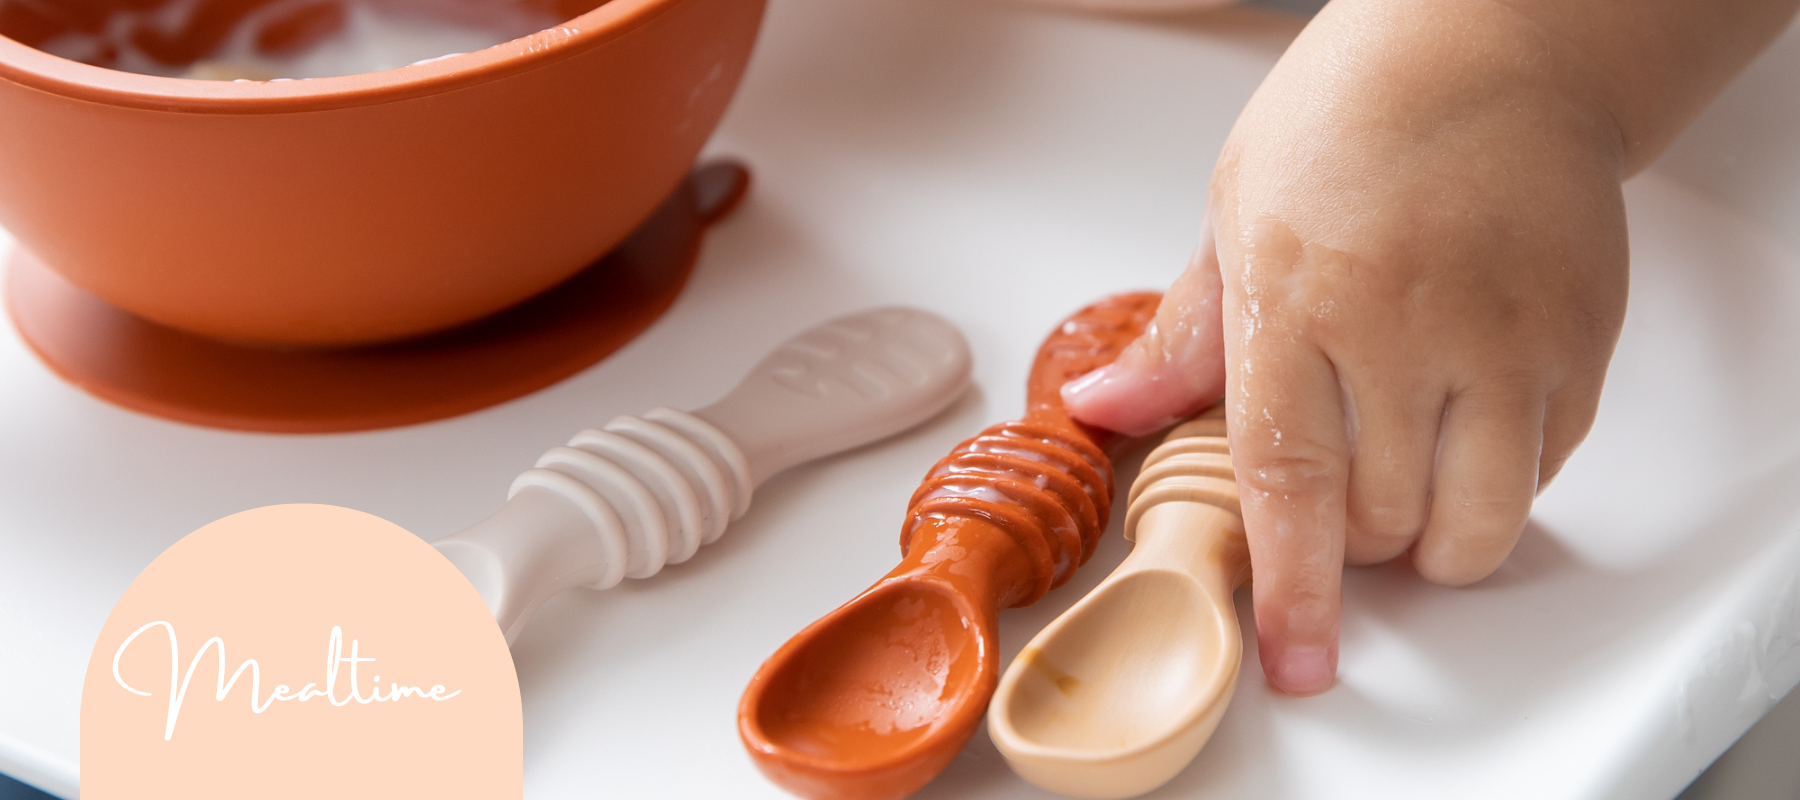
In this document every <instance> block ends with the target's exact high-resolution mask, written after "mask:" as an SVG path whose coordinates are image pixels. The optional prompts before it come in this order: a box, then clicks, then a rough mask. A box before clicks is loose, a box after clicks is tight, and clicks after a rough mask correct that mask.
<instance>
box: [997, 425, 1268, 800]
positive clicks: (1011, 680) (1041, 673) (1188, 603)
mask: <svg viewBox="0 0 1800 800" xmlns="http://www.w3.org/2000/svg"><path fill="white" fill-rule="evenodd" d="M1128 502H1129V503H1130V510H1129V511H1127V512H1126V517H1125V536H1126V538H1128V539H1132V540H1133V541H1135V542H1136V547H1135V548H1134V549H1133V550H1132V551H1131V555H1129V556H1127V557H1126V558H1125V561H1124V562H1123V563H1121V564H1120V565H1119V567H1118V569H1116V570H1114V571H1113V573H1112V574H1111V575H1109V576H1107V578H1106V580H1104V581H1102V582H1101V583H1100V585H1099V586H1097V587H1095V588H1094V590H1093V591H1092V592H1090V593H1089V594H1088V596H1086V597H1084V598H1082V599H1081V600H1080V602H1077V603H1076V604H1075V605H1074V606H1073V607H1072V608H1070V609H1069V610H1068V611H1066V612H1064V613H1063V615H1062V616H1060V617H1057V618H1056V621H1055V622H1052V623H1050V625H1049V626H1048V627H1046V628H1044V630H1043V631H1041V632H1040V633H1038V635H1037V637H1036V638H1034V639H1032V640H1031V643H1030V644H1028V645H1026V646H1025V649H1024V651H1023V652H1021V653H1019V657H1018V658H1017V659H1015V660H1014V661H1013V662H1012V665H1011V666H1009V667H1008V668H1007V670H1006V674H1005V675H1004V676H1002V677H1001V679H1000V687H999V689H998V691H997V692H996V693H995V695H994V700H993V703H992V704H991V705H990V706H989V707H988V733H989V735H990V736H992V737H993V739H994V744H995V745H996V746H998V747H999V748H1000V752H1001V753H1002V754H1004V755H1005V756H1006V760H1007V763H1009V764H1011V765H1012V768H1013V771H1015V772H1017V773H1019V775H1021V776H1023V777H1024V778H1025V779H1026V780H1029V781H1031V782H1032V783H1035V784H1037V785H1039V786H1042V787H1044V788H1045V789H1049V790H1050V791H1053V792H1059V793H1061V794H1066V795H1073V796H1075V797H1091V798H1122V797H1134V796H1136V795H1140V794H1143V793H1145V792H1148V791H1150V790H1151V789H1155V788H1156V787H1158V786H1161V785H1163V784H1164V783H1167V782H1168V781H1169V779H1170V778H1173V777H1175V774H1176V773H1178V772H1180V771H1181V769H1182V768H1183V767H1185V766H1187V764H1188V762H1189V761H1192V760H1193V758H1194V756H1195V755H1196V754H1198V753H1199V752H1200V747H1201V746H1202V745H1204V744H1206V740H1207V737H1209V736H1211V735H1212V732H1213V728H1215V727H1217V726H1218V724H1219V718H1220V717H1221V716H1223V715H1224V713H1225V706H1226V704H1227V703H1229V702H1230V701H1231V692H1232V688H1233V687H1234V686H1236V685H1237V675H1238V661H1239V658H1240V656H1241V654H1242V651H1243V640H1242V637H1241V634H1240V633H1239V632H1238V622H1237V614H1236V612H1235V611H1234V610H1233V607H1232V602H1231V595H1232V593H1233V592H1234V591H1235V590H1236V589H1237V587H1238V586H1239V585H1240V584H1242V583H1243V582H1244V581H1245V579H1247V578H1248V577H1249V575H1250V555H1249V550H1248V548H1247V546H1246V545H1245V543H1244V523H1243V520H1242V519H1241V518H1240V517H1239V512H1238V493H1237V483H1236V482H1235V479H1234V477H1233V474H1232V471H1231V451H1230V449H1229V448H1228V447H1227V445H1226V441H1225V420H1224V410H1223V409H1222V408H1219V407H1216V406H1215V407H1213V408H1212V409H1209V410H1208V411H1207V412H1206V413H1205V414H1202V415H1201V416H1200V417H1199V418H1197V419H1193V420H1190V421H1188V422H1187V423H1185V424H1183V425H1181V426H1180V427H1177V428H1176V429H1175V430H1174V431H1172V432H1170V433H1169V435H1168V437H1167V438H1166V439H1165V440H1164V441H1163V444H1162V446H1160V447H1158V448H1156V449H1155V450H1154V451H1152V452H1151V453H1150V455H1149V456H1148V457H1147V458H1146V459H1145V460H1144V469H1143V472H1142V473H1140V474H1139V475H1138V479H1137V481H1136V482H1135V483H1134V484H1132V487H1131V497H1130V500H1129V501H1128Z"/></svg>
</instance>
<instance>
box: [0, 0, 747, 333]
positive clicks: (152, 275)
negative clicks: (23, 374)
mask: <svg viewBox="0 0 1800 800" xmlns="http://www.w3.org/2000/svg"><path fill="white" fill-rule="evenodd" d="M763 2H764V0H610V1H609V2H605V3H604V4H603V5H600V6H599V7H597V8H594V9H593V10H591V11H588V12H586V13H584V14H582V15H580V16H578V17H576V18H575V19H573V20H570V21H569V22H566V23H564V24H563V25H561V26H558V27H555V28H552V29H549V30H546V31H543V32H541V33H538V34H535V35H533V36H529V37H526V38H523V39H519V40H515V41H512V42H509V43H506V44H502V45H499V46H496V47H491V48H488V49H486V50H482V51H479V52H475V53H468V54H464V55H458V56H453V57H450V58H445V59H440V60H436V61H431V62H427V63H424V64H417V65H413V66H409V67H403V68H400V69H394V70H388V71H385V72H376V73H369V74H364V75H351V76H345V77H338V78H319V79H312V80H303V81H275V82H267V83H263V82H215V81H198V80H182V79H175V78H159V77H151V76H146V75H136V74H131V73H125V72H119V71H114V70H109V69H103V68H100V67H94V66H89V65H86V64H81V63H77V62H74V61H69V60H66V59H62V58H58V57H56V56H52V55H49V54H47V53H43V52H40V51H37V50H34V49H32V48H29V47H26V46H24V45H22V44H20V43H18V42H16V41H13V40H11V39H7V38H4V37H0V120H4V121H5V123H4V124H0V226H4V227H5V228H6V229H8V230H10V231H11V232H12V233H13V234H14V235H15V236H16V237H17V238H18V240H19V242H20V244H22V245H23V246H24V247H25V248H27V249H28V250H30V251H31V252H32V253H33V254H34V255H36V256H37V257H38V258H39V259H41V260H42V261H43V262H44V263H46V264H48V265H49V266H51V267H52V268H53V269H55V270H57V271H58V272H60V273H62V274H63V276H65V277H66V278H68V279H69V280H70V281H71V282H72V283H74V284H76V285H78V286H80V287H82V288H84V289H87V290H88V291H90V292H92V293H94V294H95V295H97V296H99V297H100V298H101V299H103V300H105V301H107V302H109V303H111V304H113V305H116V306H118V307H120V308H122V309H125V310H127V311H130V312H133V313H135V314H137V315H139V316H141V317H144V318H146V319H149V320H151V321H154V322H158V323H162V324H164V325H167V326H169V327H172V328H176V329H179V330H184V331H189V332H192V333H198V334H202V335H206V336H211V337H217V338H221V339H227V340H233V341H241V342H249V343H259V344H271V345H282V346H344V345H356V344H366V343H372V342H380V341H389V340H394V339H401V338H405V337H410V336H416V335H419V334H423V333H429V332H432V331H435V330H440V329H444V328H449V327H453V326H456V325H458V324H460V323H464V322H468V321H471V320H474V319H477V318H480V317H483V316H486V315H488V314H491V313H493V312H495V311H498V310H500V309H503V308H506V307H508V306H511V305H514V304H516V303H518V302H519V301H521V300H524V299H525V298H528V297H530V296H532V295H534V294H537V293H539V292H541V291H543V290H544V289H546V288H548V287H550V286H553V285H555V284H556V283H558V282H559V281H562V280H563V279H565V278H568V277H569V276H571V275H573V274H574V273H576V272H577V271H579V270H581V269H582V268H583V267H584V266H586V265H588V264H590V263H592V262H593V261H594V260H595V259H596V258H598V257H599V256H601V255H603V254H604V253H606V252H607V251H608V250H609V249H611V248H612V247H613V246H614V245H615V244H618V243H619V242H620V241H621V240H622V239H623V238H624V237H625V236H626V234H628V233H629V232H630V231H631V229H632V228H633V227H635V226H636V225H637V224H638V223H639V222H640V221H642V220H643V219H644V218H645V217H647V216H648V215H649V213H650V212H651V211H652V210H653V209H654V208H656V206H657V204H658V203H659V202H660V201H661V200H662V199H663V198H664V197H665V196H667V195H668V194H669V193H670V192H671V191H672V190H673V189H674V188H675V186H676V185H677V184H678V183H679V182H680V180H681V179H682V177H683V175H684V174H686V172H687V170H688V168H689V167H690V166H691V165H692V164H693V161H694V158H695V156H696V155H697V154H698V152H699V150H700V147H701V145H702V144H704V143H705V141H706V138H707V137H708V136H709V135H710V134H711V132H712V129H713V127H714V125H716V124H717V123H718V120H719V117H720V116H721V115H722V114H723V113H724V110H725V106H726V104H727V102H728V101H729V100H730V98H731V95H732V92H733V90H734V89H735V88H736V86H737V82H738V78H739V76H740V75H741V74H742V72H743V69H744V64H745V62H746V61H747V60H748V59H749V55H750V48H751V44H752V42H753V41H754V39H755V37H756V30H757V27H758V24H759V23H760V21H761V18H762V12H763Z"/></svg>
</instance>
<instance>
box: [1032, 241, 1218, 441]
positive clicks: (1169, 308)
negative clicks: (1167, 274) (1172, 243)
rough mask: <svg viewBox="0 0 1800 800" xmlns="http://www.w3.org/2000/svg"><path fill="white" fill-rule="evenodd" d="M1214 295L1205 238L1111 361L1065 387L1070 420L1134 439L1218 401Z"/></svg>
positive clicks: (1213, 261) (1213, 269)
mask: <svg viewBox="0 0 1800 800" xmlns="http://www.w3.org/2000/svg"><path fill="white" fill-rule="evenodd" d="M1219 294H1220V284H1219V263H1218V259H1217V257H1216V256H1215V255H1214V251H1213V245H1212V241H1211V237H1210V236H1208V237H1205V240H1204V241H1202V243H1201V246H1200V249H1199V250H1197V251H1196V252H1195V254H1194V258H1193V260H1192V261H1191V262H1190V263H1189V264H1188V268H1187V271H1186V272H1184V273H1182V275H1181V277H1180V278H1177V279H1176V280H1175V283H1174V285H1172V286H1170V287H1169V291H1168V293H1167V294H1165V295H1163V300H1162V304H1161V305H1159V306H1157V308H1156V318H1155V319H1154V320H1152V321H1151V323H1150V327H1149V328H1147V329H1146V330H1145V331H1144V334H1143V335H1142V336H1139V337H1138V338H1137V340H1136V341H1133V342H1132V343H1131V345H1130V346H1129V347H1127V348H1126V349H1125V352H1123V353H1121V354H1120V355H1119V358H1118V359H1117V360H1115V361H1114V362H1113V363H1112V364H1110V365H1107V366H1106V367H1102V368H1101V369H1097V370H1094V371H1093V372H1090V373H1088V374H1087V375H1084V376H1082V377H1080V378H1076V379H1075V380H1072V381H1069V382H1068V383H1067V384H1065V385H1064V386H1063V391H1062V394H1063V405H1064V406H1065V407H1066V408H1068V410H1069V413H1070V415H1072V416H1074V417H1075V418H1076V419H1078V420H1081V421H1082V422H1085V423H1087V424H1089V425H1095V426H1098V427H1102V428H1106V429H1108V430H1114V431H1119V432H1121V433H1125V434H1129V435H1133V436H1139V435H1143V434H1147V433H1152V432H1155V431H1157V430H1160V429H1162V428H1166V427H1168V426H1170V425H1172V424H1174V423H1176V422H1179V421H1180V420H1181V419H1182V418H1184V417H1187V416H1189V415H1191V414H1193V413H1194V412H1196V411H1199V410H1200V409H1202V408H1205V407H1206V406H1208V405H1211V404H1212V403H1213V402H1215V401H1217V400H1218V399H1219V397H1220V396H1221V395H1223V394H1224V391H1225V352H1224V345H1223V343H1222V342H1221V341H1220V335H1221V329H1220V326H1219V325H1220V323H1219Z"/></svg>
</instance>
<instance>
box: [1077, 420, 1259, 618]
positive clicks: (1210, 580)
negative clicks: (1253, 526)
mask: <svg viewBox="0 0 1800 800" xmlns="http://www.w3.org/2000/svg"><path fill="white" fill-rule="evenodd" d="M1126 504H1127V508H1128V510H1127V511H1126V512H1125V538H1127V539H1130V540H1132V541H1133V542H1135V543H1136V546H1135V547H1134V548H1133V549H1132V551H1131V554H1130V555H1129V556H1127V557H1126V559H1125V561H1124V563H1122V564H1120V565H1119V568H1118V569H1117V570H1115V571H1114V573H1113V577H1122V576H1123V575H1125V574H1126V573H1130V572H1138V571H1142V570H1147V569H1167V570H1176V571H1180V572H1184V573H1187V574H1188V575H1190V576H1192V577H1193V578H1194V579H1195V580H1197V581H1199V583H1200V585H1201V586H1202V587H1204V588H1205V589H1206V591H1207V593H1208V595H1209V596H1210V597H1211V598H1212V599H1213V601H1214V602H1215V603H1217V604H1219V605H1221V606H1223V607H1226V610H1229V606H1230V605H1231V595H1232V593H1233V592H1234V591H1236V589H1237V587H1238V586H1240V585H1242V584H1243V583H1244V581H1245V580H1247V579H1248V578H1249V577H1250V550H1249V546H1248V544H1247V543H1246V542H1245V540H1244V520H1243V516H1242V512H1241V511H1240V510H1239V508H1238V488H1237V480H1236V477H1235V474H1234V473H1233V471H1232V467H1231V446H1230V444H1229V443H1228V442H1227V441H1226V438H1225V411H1224V408H1223V407H1221V406H1213V407H1212V408H1211V409H1208V410H1207V411H1206V412H1205V413H1204V414H1202V415H1201V416H1199V417H1197V418H1195V419H1191V420H1189V421H1187V422H1185V423H1183V424H1181V425H1179V426H1177V427H1176V428H1175V429H1174V430H1172V431H1170V432H1169V435H1168V436H1167V437H1165V438H1164V439H1163V443H1162V445H1160V446H1158V447H1157V448H1156V449H1155V450H1153V451H1151V452H1150V455H1148V456H1146V457H1145V458H1144V466H1143V470H1142V471H1141V472H1139V473H1138V478H1137V480H1136V481H1135V482H1133V483H1132V485H1131V494H1130V496H1129V498H1128V499H1127V500H1126ZM1111 579H1112V578H1111V577H1109V578H1108V580H1111Z"/></svg>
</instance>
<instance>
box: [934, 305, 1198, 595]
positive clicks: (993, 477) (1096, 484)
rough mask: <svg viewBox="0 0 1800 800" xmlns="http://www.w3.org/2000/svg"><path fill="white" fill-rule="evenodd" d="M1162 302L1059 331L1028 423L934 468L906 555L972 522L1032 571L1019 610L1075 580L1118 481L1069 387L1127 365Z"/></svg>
mask: <svg viewBox="0 0 1800 800" xmlns="http://www.w3.org/2000/svg"><path fill="white" fill-rule="evenodd" d="M1161 299H1162V298H1161V295H1158V294H1155V293H1149V292H1145V293H1136V294H1125V295H1118V296H1115V297H1109V298H1107V299H1105V300H1102V301H1100V302H1098V303H1095V304H1093V305H1091V306H1088V307H1087V308H1084V309H1082V310H1081V311H1079V312H1077V313H1076V314H1075V315H1074V316H1071V317H1069V318H1068V319H1066V320H1064V321H1063V322H1062V324H1061V325H1059V326H1057V329H1056V332H1055V333H1052V334H1051V335H1050V336H1049V337H1048V338H1047V339H1045V340H1044V343H1043V345H1042V346H1041V347H1039V349H1038V354H1037V359H1036V361H1035V362H1034V363H1033V365H1032V369H1031V380H1030V383H1029V384H1028V386H1027V392H1026V394H1027V397H1026V405H1027V412H1026V416H1025V418H1024V419H1022V420H1016V421H1013V422H1003V423H1000V424H998V425H995V426H993V427H990V428H988V429H987V430H984V431H982V432H981V433H980V434H978V435H976V436H975V437H974V438H972V439H969V440H967V441H964V442H963V443H961V444H959V445H957V446H956V448H955V449H954V450H952V451H950V455H948V456H946V457H945V458H944V459H943V460H942V461H939V462H938V463H937V465H936V466H934V467H932V469H931V472H929V473H928V474H926V476H925V480H924V482H923V483H922V484H921V485H920V486H919V489H918V491H916V492H914V493H913V496H912V501H911V502H910V503H909V510H908V512H907V515H906V523H905V524H904V525H903V526H902V528H901V533H900V547H901V551H902V553H903V554H910V553H911V551H912V548H913V543H914V542H915V541H916V540H919V539H920V537H918V536H916V534H917V533H918V532H919V531H920V530H921V529H923V528H925V527H928V526H931V525H934V524H944V523H946V522H948V521H950V520H954V519H956V518H965V519H966V518H973V519H980V520H982V521H985V522H987V523H990V524H992V525H994V526H995V527H997V528H999V529H1000V530H1001V531H1003V532H1005V533H1006V535H1007V536H1009V537H1011V538H1012V539H1013V541H1015V542H1017V543H1018V545H1019V546H1020V548H1021V549H1022V550H1024V552H1025V553H1026V556H1027V558H1028V559H1029V560H1030V562H1031V564H1030V566H1031V569H1030V574H1031V584H1030V586H1029V587H1027V588H1026V590H1025V591H1024V593H1023V595H1022V597H1023V599H1021V600H1019V601H1017V602H1016V605H1021V606H1023V605H1030V604H1032V603H1035V602H1037V601H1038V599H1039V598H1041V597H1043V596H1044V593H1045V592H1048V591H1049V590H1050V589H1053V588H1055V587H1057V586H1061V585H1062V584H1063V583H1065V582H1067V581H1068V580H1069V579H1070V578H1071V577H1074V575H1075V570H1076V568H1078V567H1080V566H1081V565H1082V564H1084V563H1086V562H1087V560H1088V558H1089V557H1090V556H1092V555H1093V554H1094V547H1095V546H1096V544H1098V542H1099V539H1100V534H1101V533H1102V532H1104V531H1105V530H1106V521H1107V519H1108V517H1109V515H1110V513H1111V510H1112V499H1113V472H1112V462H1111V460H1109V459H1108V458H1107V456H1106V453H1105V451H1103V450H1102V449H1101V446H1100V445H1101V443H1103V442H1104V441H1106V440H1107V439H1108V438H1109V434H1106V433H1104V432H1100V431H1096V430H1093V429H1090V428H1087V427H1085V426H1083V425H1081V424H1079V423H1077V422H1075V421H1074V420H1073V419H1071V418H1070V417H1069V415H1068V412H1067V411H1066V410H1064V408H1063V404H1062V394H1061V389H1062V385H1063V384H1064V383H1066V382H1068V381H1069V380H1071V379H1074V378H1077V377H1080V376H1082V375H1085V374H1087V373H1088V372H1090V371H1092V370H1094V369H1097V368H1099V367H1101V366H1104V365H1106V364H1109V363H1111V362H1112V361H1113V360H1114V359H1116V358H1118V356H1119V353H1120V352H1121V351H1123V350H1124V349H1125V347H1126V345H1127V344H1129V343H1130V342H1131V341H1132V340H1133V339H1135V338H1136V337H1137V335H1138V334H1139V333H1141V332H1142V331H1143V330H1144V327H1145V326H1146V325H1147V324H1148V323H1149V320H1150V317H1151V316H1152V315H1154V314H1155V313H1156V306H1157V303H1158V302H1160V301H1161ZM934 539H935V537H924V539H923V540H924V541H926V542H928V543H929V542H932V541H934ZM946 557H953V554H946Z"/></svg>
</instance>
